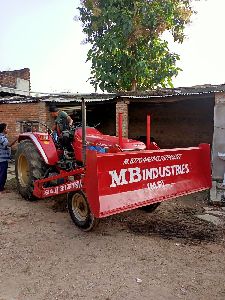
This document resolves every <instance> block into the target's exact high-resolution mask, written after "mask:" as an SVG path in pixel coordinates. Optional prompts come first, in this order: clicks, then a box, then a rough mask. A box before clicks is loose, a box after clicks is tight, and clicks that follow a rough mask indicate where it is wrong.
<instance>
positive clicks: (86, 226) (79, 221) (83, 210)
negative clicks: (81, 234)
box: [67, 192, 99, 231]
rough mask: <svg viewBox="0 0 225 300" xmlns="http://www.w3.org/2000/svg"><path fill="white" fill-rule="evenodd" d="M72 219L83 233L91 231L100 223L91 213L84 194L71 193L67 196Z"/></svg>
mask: <svg viewBox="0 0 225 300" xmlns="http://www.w3.org/2000/svg"><path fill="white" fill-rule="evenodd" d="M67 205H68V211H69V214H70V217H71V219H72V221H73V222H74V224H75V225H76V226H77V227H79V228H80V229H81V230H83V231H90V230H92V229H93V228H94V227H96V226H97V224H98V223H99V219H97V218H95V216H94V215H93V214H92V213H91V210H90V207H89V204H88V201H87V198H86V196H85V195H84V193H83V192H71V193H69V194H68V196H67Z"/></svg>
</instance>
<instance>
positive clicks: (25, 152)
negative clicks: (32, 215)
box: [15, 140, 47, 201]
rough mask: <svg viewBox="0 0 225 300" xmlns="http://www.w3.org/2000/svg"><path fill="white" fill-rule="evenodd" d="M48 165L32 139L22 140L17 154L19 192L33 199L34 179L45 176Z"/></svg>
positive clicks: (34, 198) (16, 165) (16, 166)
mask: <svg viewBox="0 0 225 300" xmlns="http://www.w3.org/2000/svg"><path fill="white" fill-rule="evenodd" d="M46 170H47V165H46V164H45V163H44V161H43V159H42V158H41V156H40V154H39V152H38V150H37V148H36V147H35V145H34V144H33V143H32V142H31V141H27V140H26V141H22V142H20V143H19V145H18V147H17V152H16V156H15V171H16V181H17V188H18V191H19V193H20V194H21V195H22V197H24V198H25V199H26V200H29V201H33V200H36V199H37V198H36V197H35V196H34V195H33V189H34V181H35V180H37V179H40V178H43V177H44V174H45V172H46Z"/></svg>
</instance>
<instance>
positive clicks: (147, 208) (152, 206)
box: [140, 202, 160, 213]
mask: <svg viewBox="0 0 225 300" xmlns="http://www.w3.org/2000/svg"><path fill="white" fill-rule="evenodd" d="M159 205H160V202H158V203H153V204H150V205H146V206H142V207H140V209H141V210H143V211H145V212H147V213H151V212H153V211H154V210H156V208H157V207H158V206H159Z"/></svg>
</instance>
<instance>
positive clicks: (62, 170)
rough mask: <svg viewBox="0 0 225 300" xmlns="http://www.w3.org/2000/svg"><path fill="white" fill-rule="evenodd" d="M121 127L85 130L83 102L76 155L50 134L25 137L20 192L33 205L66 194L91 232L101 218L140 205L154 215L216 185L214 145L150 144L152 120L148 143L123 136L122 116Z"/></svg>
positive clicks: (74, 136) (19, 155)
mask: <svg viewBox="0 0 225 300" xmlns="http://www.w3.org/2000/svg"><path fill="white" fill-rule="evenodd" d="M118 127H119V137H115V136H109V135H104V134H102V133H100V132H99V131H98V130H97V129H95V128H92V127H86V109H85V101H84V99H82V127H75V128H73V129H72V130H71V132H70V136H71V144H72V147H73V149H74V153H73V154H74V155H73V156H72V157H69V156H68V155H67V153H66V149H64V148H63V147H62V146H61V145H59V144H58V143H57V142H56V141H55V139H54V137H53V135H52V133H51V132H50V130H46V132H44V133H43V132H42V133H41V132H27V133H23V134H21V135H20V136H19V144H18V148H17V152H16V159H15V162H16V166H15V169H16V179H17V185H18V191H19V193H20V194H21V195H22V196H23V197H24V198H26V199H27V200H30V201H32V200H34V199H38V198H47V197H52V196H56V195H59V194H66V195H67V204H68V210H69V213H70V216H71V218H72V220H73V222H74V223H75V224H76V225H77V226H78V227H79V228H81V229H83V230H86V231H88V230H91V229H92V228H93V227H94V226H95V225H96V223H97V222H98V220H99V219H100V218H102V217H106V216H109V215H112V214H116V213H119V212H123V211H126V210H131V209H135V208H138V207H142V208H144V209H145V210H146V211H153V210H154V209H155V208H156V207H157V206H158V205H159V203H160V202H162V201H164V200H167V199H171V198H174V197H178V196H182V195H186V194H190V193H193V192H197V191H200V190H205V189H209V188H210V187H211V172H210V147H209V145H207V144H201V145H200V146H199V147H192V148H185V149H171V150H160V149H159V147H158V146H157V144H156V143H154V142H150V118H149V117H148V119H147V145H145V144H144V143H142V142H140V141H137V140H131V139H127V138H123V137H122V115H121V114H120V116H119V124H118ZM146 149H147V150H146Z"/></svg>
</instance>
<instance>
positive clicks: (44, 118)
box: [0, 103, 49, 140]
mask: <svg viewBox="0 0 225 300" xmlns="http://www.w3.org/2000/svg"><path fill="white" fill-rule="evenodd" d="M0 115H1V122H2V123H7V124H8V129H9V132H8V137H9V140H12V139H13V138H14V137H15V136H17V135H18V134H19V133H20V128H21V126H20V123H19V121H39V122H43V123H47V122H48V120H49V114H48V111H47V108H46V105H45V103H17V104H13V103H10V104H1V105H0Z"/></svg>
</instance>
